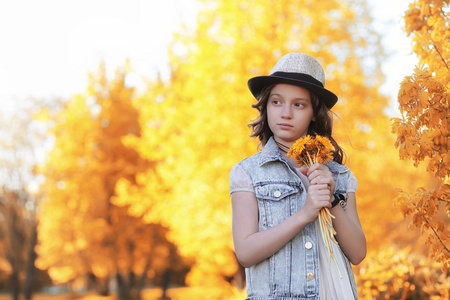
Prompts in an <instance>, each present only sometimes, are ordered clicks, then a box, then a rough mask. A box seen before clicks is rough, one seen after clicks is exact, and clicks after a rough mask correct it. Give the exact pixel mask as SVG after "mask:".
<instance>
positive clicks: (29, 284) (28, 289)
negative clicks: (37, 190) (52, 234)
mask: <svg viewBox="0 0 450 300" xmlns="http://www.w3.org/2000/svg"><path fill="white" fill-rule="evenodd" d="M31 230H32V232H31V237H30V248H29V249H28V261H27V269H26V274H25V276H26V277H25V284H24V287H23V295H24V297H25V300H31V298H32V295H33V283H34V278H35V274H36V267H35V265H34V263H35V261H36V258H37V254H36V251H35V246H36V243H37V224H36V223H35V224H33V225H32V226H31Z"/></svg>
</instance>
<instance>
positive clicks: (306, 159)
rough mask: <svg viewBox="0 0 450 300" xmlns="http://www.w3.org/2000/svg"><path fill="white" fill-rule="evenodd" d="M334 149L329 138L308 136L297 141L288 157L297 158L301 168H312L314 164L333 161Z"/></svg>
mask: <svg viewBox="0 0 450 300" xmlns="http://www.w3.org/2000/svg"><path fill="white" fill-rule="evenodd" d="M332 149H333V145H332V144H331V141H330V140H329V139H328V138H327V137H324V136H320V135H317V136H316V137H311V136H310V135H307V136H305V137H302V138H299V139H298V140H296V141H295V143H294V145H293V146H292V148H291V149H290V150H289V152H288V153H287V156H288V157H292V158H295V160H296V161H297V165H299V166H301V165H306V166H307V167H311V165H313V164H314V163H322V164H326V163H328V162H329V161H331V160H332V159H333V151H332Z"/></svg>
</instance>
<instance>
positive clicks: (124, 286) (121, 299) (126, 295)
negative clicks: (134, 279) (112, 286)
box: [116, 273, 130, 300]
mask: <svg viewBox="0 0 450 300" xmlns="http://www.w3.org/2000/svg"><path fill="white" fill-rule="evenodd" d="M116 282H117V299H118V300H130V287H129V285H128V283H127V282H126V280H125V279H124V278H123V277H122V275H120V274H119V273H117V274H116Z"/></svg>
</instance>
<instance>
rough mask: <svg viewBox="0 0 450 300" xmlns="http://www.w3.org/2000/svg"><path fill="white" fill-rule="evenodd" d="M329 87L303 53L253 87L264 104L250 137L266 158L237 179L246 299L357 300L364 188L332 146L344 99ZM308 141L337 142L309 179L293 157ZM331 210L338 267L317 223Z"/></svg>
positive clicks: (253, 161)
mask: <svg viewBox="0 0 450 300" xmlns="http://www.w3.org/2000/svg"><path fill="white" fill-rule="evenodd" d="M324 82H325V75H324V71H323V69H322V67H321V65H320V63H319V62H318V61H317V60H316V59H314V58H313V57H311V56H309V55H307V54H303V53H290V54H287V55H285V56H284V57H282V58H281V59H280V60H279V61H278V63H277V64H276V65H275V67H274V69H273V70H272V72H271V73H270V75H269V76H259V77H254V78H251V79H250V80H249V82H248V86H249V88H250V91H251V92H252V94H253V95H254V96H255V97H256V98H257V99H258V102H257V103H256V104H254V105H252V107H254V108H256V109H258V111H259V112H260V115H259V117H258V118H257V119H256V120H254V121H253V123H252V124H250V126H251V127H252V129H253V131H252V134H251V136H257V137H258V138H259V139H260V141H261V144H262V146H263V149H262V151H260V152H258V153H257V154H255V155H253V156H251V157H249V158H247V159H244V160H243V161H241V162H240V163H238V164H237V165H235V166H234V167H233V168H232V170H231V173H230V195H231V202H232V209H233V225H232V226H233V241H234V247H235V251H236V256H237V258H238V260H239V262H240V264H242V266H244V267H245V268H246V269H245V273H246V284H247V296H248V299H283V300H290V299H292V300H293V299H310V300H312V299H321V300H328V299H330V300H348V299H357V292H356V284H355V279H354V277H353V273H352V269H351V266H350V263H349V261H350V262H351V263H352V264H354V265H356V264H359V263H360V262H361V261H362V260H363V259H364V257H365V255H366V240H365V236H364V233H363V230H362V228H361V223H360V221H359V217H358V214H357V211H356V198H355V191H356V188H357V185H358V182H357V180H356V178H355V177H354V176H353V174H352V172H351V171H350V170H349V169H348V168H347V167H345V166H343V165H342V159H343V151H342V149H341V148H340V147H339V145H338V144H337V143H336V141H335V140H334V139H333V138H332V136H331V134H332V120H331V115H330V109H331V108H332V107H333V105H334V104H335V103H336V102H337V96H336V95H335V94H333V93H332V92H330V91H328V90H327V89H325V88H324ZM307 134H309V135H312V136H314V135H322V136H326V137H328V138H329V139H330V140H331V141H332V144H333V146H334V147H335V151H334V158H333V161H331V162H330V163H328V164H326V165H323V164H314V165H312V166H311V167H310V168H309V169H307V168H306V167H298V166H297V165H296V162H295V160H294V159H293V158H288V157H287V156H286V153H287V151H288V150H289V148H290V147H291V146H292V145H293V144H294V142H295V141H296V140H297V139H298V138H300V137H303V136H305V135H307ZM337 204H340V205H337ZM323 207H328V208H330V210H331V213H332V214H333V215H334V216H335V217H336V218H335V219H333V226H334V228H335V230H336V232H337V234H336V236H335V237H336V240H337V241H338V243H339V246H338V245H336V244H334V243H332V245H333V247H334V248H333V252H334V256H335V259H336V264H335V263H334V262H333V261H331V260H330V259H329V254H328V252H327V250H326V248H325V245H324V243H323V241H322V237H321V232H320V228H319V225H318V221H317V220H318V213H319V211H320V209H322V208H323Z"/></svg>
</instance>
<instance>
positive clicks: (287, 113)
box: [281, 105, 292, 119]
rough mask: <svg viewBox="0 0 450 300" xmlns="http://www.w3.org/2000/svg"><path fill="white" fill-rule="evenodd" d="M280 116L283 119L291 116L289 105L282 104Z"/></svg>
mask: <svg viewBox="0 0 450 300" xmlns="http://www.w3.org/2000/svg"><path fill="white" fill-rule="evenodd" d="M281 117H282V118H285V119H290V118H291V117H292V115H291V108H290V107H289V105H283V108H282V110H281Z"/></svg>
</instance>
